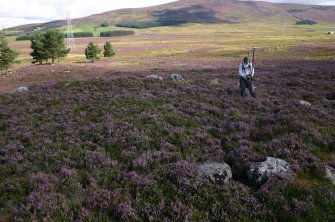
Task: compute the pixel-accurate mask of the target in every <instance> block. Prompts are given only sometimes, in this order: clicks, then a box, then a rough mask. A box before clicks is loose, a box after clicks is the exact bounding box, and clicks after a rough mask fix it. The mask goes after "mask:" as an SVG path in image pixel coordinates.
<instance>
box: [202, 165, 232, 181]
mask: <svg viewBox="0 0 335 222" xmlns="http://www.w3.org/2000/svg"><path fill="white" fill-rule="evenodd" d="M198 171H199V176H200V177H201V178H203V179H207V180H209V181H211V182H213V183H216V184H219V185H223V184H225V183H227V182H229V180H230V179H231V178H232V171H231V169H230V167H229V165H228V164H226V163H204V164H201V165H198Z"/></svg>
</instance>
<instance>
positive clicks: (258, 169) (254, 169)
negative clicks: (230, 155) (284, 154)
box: [247, 157, 295, 185]
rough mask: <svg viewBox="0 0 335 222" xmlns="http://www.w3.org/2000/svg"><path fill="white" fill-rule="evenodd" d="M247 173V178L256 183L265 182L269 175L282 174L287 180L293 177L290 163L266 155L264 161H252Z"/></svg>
mask: <svg viewBox="0 0 335 222" xmlns="http://www.w3.org/2000/svg"><path fill="white" fill-rule="evenodd" d="M247 174H248V178H249V180H250V181H252V182H253V183H255V184H258V185H260V184H262V183H264V182H266V181H267V179H268V178H269V177H270V176H283V177H284V178H287V179H289V180H293V179H294V178H295V173H294V172H293V170H292V169H291V165H290V164H289V163H288V162H286V161H285V160H282V159H278V158H274V157H267V158H266V160H265V161H264V162H258V163H252V164H251V166H250V167H249V169H248V172H247Z"/></svg>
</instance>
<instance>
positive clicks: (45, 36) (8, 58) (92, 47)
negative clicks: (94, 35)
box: [0, 29, 115, 74]
mask: <svg viewBox="0 0 335 222" xmlns="http://www.w3.org/2000/svg"><path fill="white" fill-rule="evenodd" d="M64 38H65V37H64V34H63V33H62V32H60V31H58V30H56V29H50V30H48V31H47V32H46V33H37V34H34V35H33V36H31V37H30V41H31V45H30V48H31V49H32V51H31V53H30V55H31V56H32V58H33V60H32V63H33V64H35V63H38V64H43V62H46V63H48V62H49V60H51V63H52V64H53V63H54V62H55V60H58V61H59V60H60V59H61V58H64V57H66V56H67V55H68V54H69V52H70V49H69V48H67V47H66V46H65V44H64ZM100 53H101V49H100V48H99V47H98V45H96V44H94V43H93V42H91V43H89V44H88V45H87V47H86V48H85V56H86V59H88V60H91V62H94V61H95V60H98V59H99V58H100V57H99V54H100ZM18 55H19V53H18V52H17V51H15V50H13V49H11V48H10V47H9V46H8V42H7V40H6V39H5V37H0V70H6V74H8V69H9V68H10V67H11V65H12V64H13V63H14V62H15V59H16V58H17V56H18ZM114 55H115V51H114V49H113V47H112V44H111V43H110V42H106V43H105V44H104V52H103V56H104V57H106V58H111V57H112V56H114Z"/></svg>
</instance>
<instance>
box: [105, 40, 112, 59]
mask: <svg viewBox="0 0 335 222" xmlns="http://www.w3.org/2000/svg"><path fill="white" fill-rule="evenodd" d="M114 55H115V52H114V49H113V47H112V44H111V43H110V42H106V43H105V45H104V57H107V58H110V57H112V56H114Z"/></svg>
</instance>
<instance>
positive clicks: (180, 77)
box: [171, 74, 185, 83]
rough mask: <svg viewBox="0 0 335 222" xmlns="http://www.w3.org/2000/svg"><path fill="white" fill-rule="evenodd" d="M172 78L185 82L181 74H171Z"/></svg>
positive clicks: (175, 80)
mask: <svg viewBox="0 0 335 222" xmlns="http://www.w3.org/2000/svg"><path fill="white" fill-rule="evenodd" d="M171 79H172V80H173V81H174V82H177V83H185V80H184V78H183V77H182V76H181V75H179V74H171Z"/></svg>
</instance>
